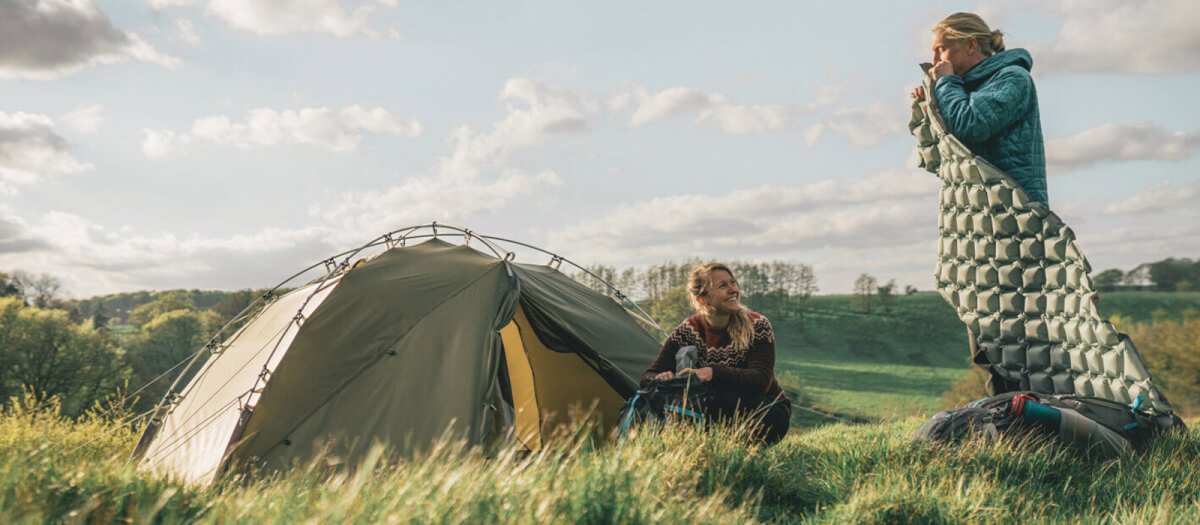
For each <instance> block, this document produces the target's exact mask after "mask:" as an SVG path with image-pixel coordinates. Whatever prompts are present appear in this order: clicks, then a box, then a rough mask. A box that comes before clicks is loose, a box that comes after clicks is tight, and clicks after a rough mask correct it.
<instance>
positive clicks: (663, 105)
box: [626, 87, 710, 128]
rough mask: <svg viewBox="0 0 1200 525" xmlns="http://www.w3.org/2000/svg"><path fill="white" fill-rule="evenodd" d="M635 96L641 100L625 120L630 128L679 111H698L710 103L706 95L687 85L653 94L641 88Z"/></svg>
mask: <svg viewBox="0 0 1200 525" xmlns="http://www.w3.org/2000/svg"><path fill="white" fill-rule="evenodd" d="M635 96H637V98H640V99H641V101H640V103H639V104H638V107H637V110H635V111H634V112H633V115H632V116H630V117H629V121H628V122H626V125H627V126H629V127H631V128H637V127H641V126H645V125H647V124H651V123H654V122H658V121H659V120H662V119H665V118H667V117H671V116H674V115H678V114H681V113H688V112H693V111H699V110H701V109H704V108H705V107H707V106H708V105H709V104H710V102H709V99H708V96H707V95H705V94H704V93H701V92H699V91H697V90H695V89H692V88H688V87H673V88H670V89H664V90H662V91H659V92H658V93H655V94H653V95H649V94H646V93H645V91H644V90H642V91H641V92H640V94H639V95H635Z"/></svg>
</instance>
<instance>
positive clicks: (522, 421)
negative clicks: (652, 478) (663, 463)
mask: <svg viewBox="0 0 1200 525" xmlns="http://www.w3.org/2000/svg"><path fill="white" fill-rule="evenodd" d="M500 338H501V340H502V341H503V342H504V356H505V359H506V364H507V365H508V377H509V382H510V384H511V385H512V395H513V411H514V412H515V419H516V421H515V423H514V429H513V432H514V435H515V437H516V438H517V439H518V440H520V442H521V443H522V444H524V445H525V447H526V448H527V449H529V450H540V449H541V448H542V442H543V437H547V436H551V435H553V433H554V431H555V430H556V429H557V428H558V427H559V426H561V425H566V424H569V423H571V422H572V420H573V419H576V418H578V417H581V416H584V415H587V416H588V417H598V418H599V422H600V425H599V428H598V430H600V431H601V432H608V430H610V429H611V428H612V426H613V425H614V424H615V423H616V421H617V415H618V414H619V413H620V411H621V405H623V404H624V403H625V400H624V398H622V397H621V395H620V394H618V393H617V392H616V391H615V390H613V389H612V387H610V386H609V385H608V383H607V382H606V381H605V380H604V378H603V377H600V374H598V373H597V372H596V371H595V370H593V369H592V367H591V366H588V364H587V363H586V362H584V360H583V358H582V357H580V356H578V355H576V354H574V353H561V352H555V351H553V350H551V349H549V348H546V346H545V345H543V344H542V342H541V341H540V340H539V339H538V337H537V334H535V333H534V332H533V327H532V326H530V324H529V319H528V318H526V317H525V312H524V310H522V309H521V308H520V307H519V306H518V307H517V313H516V314H515V315H513V320H512V321H511V322H509V323H508V325H506V326H505V327H504V328H502V329H501V330H500ZM593 407H595V408H594V410H593ZM589 410H590V413H589V412H588V411H589Z"/></svg>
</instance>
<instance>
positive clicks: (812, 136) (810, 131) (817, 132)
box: [802, 122, 825, 146]
mask: <svg viewBox="0 0 1200 525" xmlns="http://www.w3.org/2000/svg"><path fill="white" fill-rule="evenodd" d="M824 132H825V125H824V124H822V123H820V122H818V123H816V124H813V125H811V126H808V127H806V128H804V133H803V134H802V136H803V137H804V143H805V144H807V145H809V146H812V145H813V144H816V143H817V140H820V138H821V134H822V133H824Z"/></svg>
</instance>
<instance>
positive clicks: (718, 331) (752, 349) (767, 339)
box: [642, 263, 792, 444]
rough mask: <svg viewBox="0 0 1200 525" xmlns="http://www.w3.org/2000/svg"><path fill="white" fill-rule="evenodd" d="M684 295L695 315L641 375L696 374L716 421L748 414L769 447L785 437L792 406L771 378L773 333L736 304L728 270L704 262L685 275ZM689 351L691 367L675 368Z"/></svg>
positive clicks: (653, 377)
mask: <svg viewBox="0 0 1200 525" xmlns="http://www.w3.org/2000/svg"><path fill="white" fill-rule="evenodd" d="M688 295H689V296H690V297H691V300H692V306H693V307H694V308H695V309H696V312H697V313H696V315H693V316H691V317H689V318H688V319H686V320H684V321H683V322H682V323H680V324H679V326H678V327H676V328H675V330H673V331H672V332H671V335H670V336H668V337H667V341H666V343H664V344H663V347H662V350H661V351H660V352H659V354H658V357H657V358H656V359H655V360H654V364H652V365H650V369H649V370H646V372H645V373H644V374H642V386H643V387H645V386H646V385H647V384H648V383H650V381H651V380H656V379H657V380H662V379H671V378H673V377H675V371H676V370H678V371H679V375H681V376H682V375H685V374H695V375H696V377H697V378H698V379H700V380H701V381H704V382H706V383H709V387H710V389H711V391H712V392H713V394H714V396H713V401H712V402H711V405H710V406H708V407H705V408H706V409H707V410H706V411H707V412H708V413H709V414H710V415H712V416H715V417H716V418H717V419H727V418H732V417H734V416H735V415H737V414H739V413H740V414H742V415H750V416H752V417H753V418H754V420H755V421H756V424H757V428H758V436H759V438H760V439H762V440H763V441H764V442H766V443H768V444H772V443H775V442H778V441H779V440H780V439H783V436H784V435H786V434H787V431H788V426H789V422H790V421H791V415H792V404H791V401H790V400H789V399H788V398H787V396H785V395H784V394H783V389H782V388H781V387H780V386H779V381H777V380H776V379H775V334H774V332H773V331H772V330H771V323H770V321H768V320H767V318H766V317H765V316H763V315H762V314H759V313H757V312H752V311H750V310H749V309H747V308H746V307H744V306H742V304H741V301H740V299H741V289H740V288H739V287H738V282H737V279H736V278H735V277H734V276H733V271H732V270H730V269H729V266H728V265H725V264H722V263H709V264H704V265H701V266H698V267H697V268H696V269H694V270H692V272H691V273H690V274H689V275H688ZM689 346H694V347H696V350H697V353H696V354H697V355H696V362H695V364H693V365H692V366H690V367H684V368H682V369H678V368H677V366H678V365H679V364H680V363H677V361H676V355H677V354H678V353H679V351H680V349H683V348H686V347H689Z"/></svg>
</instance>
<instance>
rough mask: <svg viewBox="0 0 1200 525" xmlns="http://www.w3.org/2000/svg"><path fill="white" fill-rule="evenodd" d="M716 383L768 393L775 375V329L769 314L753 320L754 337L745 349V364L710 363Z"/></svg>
mask: <svg viewBox="0 0 1200 525" xmlns="http://www.w3.org/2000/svg"><path fill="white" fill-rule="evenodd" d="M711 366H712V369H713V378H712V382H713V385H715V386H721V387H732V388H735V389H737V390H741V391H743V392H753V393H759V394H761V393H765V392H766V391H767V389H769V388H771V382H772V381H773V380H774V379H775V333H774V331H773V330H772V329H771V323H770V322H769V321H767V318H766V317H763V318H760V319H759V320H757V321H756V322H755V324H754V340H753V343H752V344H751V345H750V350H749V351H747V352H746V367H745V368H737V367H732V366H728V365H711Z"/></svg>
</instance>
